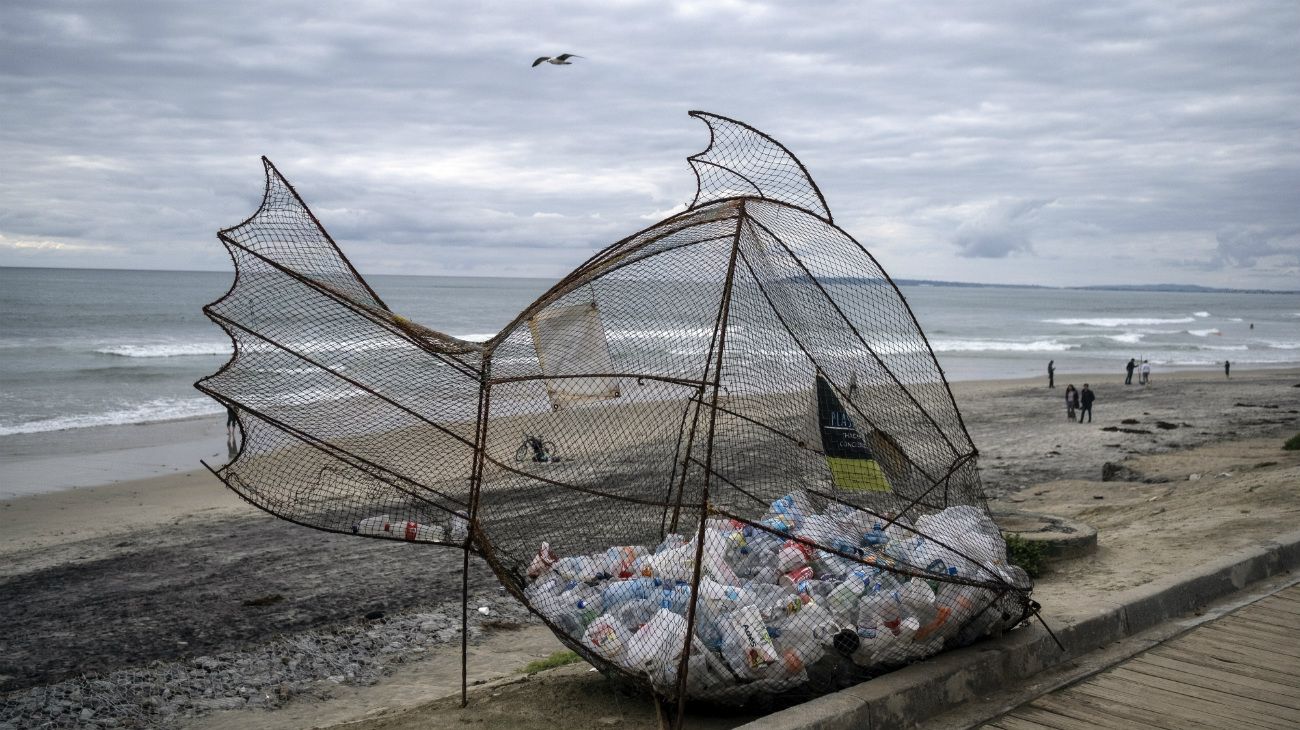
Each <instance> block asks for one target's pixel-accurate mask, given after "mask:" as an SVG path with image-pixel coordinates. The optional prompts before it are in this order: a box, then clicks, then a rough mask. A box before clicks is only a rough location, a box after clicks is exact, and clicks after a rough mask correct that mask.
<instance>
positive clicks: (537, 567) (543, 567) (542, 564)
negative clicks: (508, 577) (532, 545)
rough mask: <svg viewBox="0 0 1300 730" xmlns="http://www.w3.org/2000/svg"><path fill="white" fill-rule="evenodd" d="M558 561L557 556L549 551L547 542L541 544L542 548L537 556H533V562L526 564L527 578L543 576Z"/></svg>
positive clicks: (549, 547)
mask: <svg viewBox="0 0 1300 730" xmlns="http://www.w3.org/2000/svg"><path fill="white" fill-rule="evenodd" d="M559 559H560V558H559V556H557V555H556V554H555V552H554V551H552V550H551V544H550V543H549V542H543V543H542V547H541V548H540V549H538V551H537V554H536V555H534V556H533V561H532V562H531V563H529V564H528V577H529V578H537V577H538V576H541V575H544V574H545V573H546V572H547V571H549V570H550V569H551V566H552V565H555V562H556V561H557V560H559Z"/></svg>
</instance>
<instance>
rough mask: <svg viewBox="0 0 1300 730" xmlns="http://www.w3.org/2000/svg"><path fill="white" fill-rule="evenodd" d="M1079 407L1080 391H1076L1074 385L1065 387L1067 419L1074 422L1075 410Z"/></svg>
mask: <svg viewBox="0 0 1300 730" xmlns="http://www.w3.org/2000/svg"><path fill="white" fill-rule="evenodd" d="M1078 407H1079V391H1077V390H1075V389H1074V383H1070V384H1069V385H1067V386H1065V417H1066V418H1068V419H1070V420H1071V421H1073V420H1074V409H1075V408H1078Z"/></svg>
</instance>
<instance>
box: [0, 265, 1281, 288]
mask: <svg viewBox="0 0 1300 730" xmlns="http://www.w3.org/2000/svg"><path fill="white" fill-rule="evenodd" d="M0 269H44V270H49V271H133V272H157V273H171V274H221V273H230V274H231V275H232V276H233V275H234V272H233V271H232V270H231V269H229V268H221V269H136V268H128V267H111V266H24V265H21V264H18V265H15V264H0ZM366 276H406V277H415V278H424V279H431V278H437V277H442V278H448V279H527V280H536V281H557V280H558V278H557V277H549V276H491V275H485V274H381V273H370V274H366ZM559 278H563V277H559ZM830 278H833V279H846V278H857V277H843V276H840V277H830ZM889 279H890V280H891V281H893V282H894V283H895V284H898V285H900V286H916V285H918V284H939V285H956V286H975V287H1003V288H1007V289H1055V290H1061V291H1067V290H1088V289H1106V290H1115V289H1120V290H1137V291H1159V290H1161V289H1162V288H1163V289H1164V290H1165V291H1166V293H1173V294H1195V293H1197V292H1195V291H1178V290H1174V289H1169V287H1188V288H1193V289H1195V288H1199V289H1204V290H1208V291H1209V292H1222V293H1230V292H1248V293H1260V294H1300V289H1264V288H1251V287H1239V286H1207V285H1204V284H1175V283H1171V282H1163V283H1159V284H1086V285H1080V286H1057V285H1054V284H1010V283H1006V282H997V283H988V282H982V281H955V280H951V279H917V278H913V277H905V276H899V277H893V276H890V277H889Z"/></svg>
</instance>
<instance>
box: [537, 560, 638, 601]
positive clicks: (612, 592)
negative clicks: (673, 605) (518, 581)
mask: <svg viewBox="0 0 1300 730" xmlns="http://www.w3.org/2000/svg"><path fill="white" fill-rule="evenodd" d="M557 565H558V563H557ZM557 572H558V571H557ZM655 587H656V586H655V582H654V580H653V579H651V578H629V579H627V580H612V581H608V582H606V583H605V586H604V590H603V591H601V596H600V597H601V600H602V601H604V605H605V608H606V610H609V609H610V608H612V607H614V606H617V605H618V604H620V603H623V602H624V601H630V600H632V599H634V598H649V597H650V591H652V590H654V588H655Z"/></svg>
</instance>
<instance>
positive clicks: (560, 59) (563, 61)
mask: <svg viewBox="0 0 1300 730" xmlns="http://www.w3.org/2000/svg"><path fill="white" fill-rule="evenodd" d="M570 58H582V56H576V55H574V54H572V53H561V54H560V55H558V56H556V57H555V58H551V57H550V56H542V57H541V58H538V59H537V60H536V61H533V68H536V67H537V65H538V64H539V63H542V62H543V61H545V62H546V63H551V64H555V65H556V66H572V65H573V64H572V63H571V62H570V61H569V59H570Z"/></svg>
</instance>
